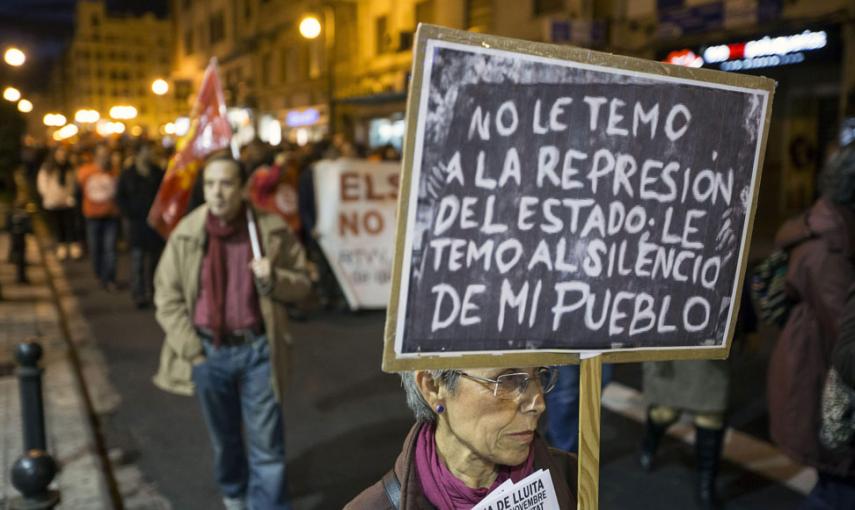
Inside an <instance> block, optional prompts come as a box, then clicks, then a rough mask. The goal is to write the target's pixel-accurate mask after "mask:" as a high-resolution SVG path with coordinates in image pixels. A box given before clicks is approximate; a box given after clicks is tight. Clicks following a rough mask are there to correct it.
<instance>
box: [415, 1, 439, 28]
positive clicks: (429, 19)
mask: <svg viewBox="0 0 855 510" xmlns="http://www.w3.org/2000/svg"><path fill="white" fill-rule="evenodd" d="M435 12H436V2H435V1H434V0H426V1H424V2H419V3H417V4H416V26H418V24H419V23H436V21H435V20H434V16H435Z"/></svg>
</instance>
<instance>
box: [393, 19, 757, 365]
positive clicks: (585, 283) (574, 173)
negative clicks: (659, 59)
mask: <svg viewBox="0 0 855 510" xmlns="http://www.w3.org/2000/svg"><path fill="white" fill-rule="evenodd" d="M419 35H420V37H419V39H418V44H419V47H418V49H417V52H416V60H417V61H416V63H415V73H414V76H415V78H414V85H413V89H412V91H411V98H410V108H409V116H410V124H409V129H410V135H411V136H410V138H409V139H408V141H409V142H410V143H409V144H408V153H407V155H406V157H405V164H404V169H403V172H404V176H403V178H402V183H403V189H402V191H401V193H402V196H401V200H402V202H401V206H400V207H401V210H400V212H401V215H400V217H399V228H398V248H399V251H398V253H397V260H396V265H395V272H396V273H395V276H394V279H395V280H397V281H398V282H399V283H398V285H397V286H396V287H395V288H394V292H393V296H392V301H393V303H392V305H391V306H390V311H391V312H392V314H391V315H393V316H394V317H390V319H389V322H388V324H387V342H389V341H391V342H393V343H394V358H395V359H407V358H421V357H425V356H448V355H455V356H459V355H460V354H478V353H480V354H487V353H491V354H495V353H497V352H499V353H514V352H521V353H531V352H532V351H549V352H556V351H557V352H577V353H578V352H581V351H588V350H594V351H609V352H626V351H637V350H642V351H644V350H646V351H650V356H648V359H657V357H658V358H659V359H666V358H668V354H662V353H663V352H666V351H668V350H675V349H693V350H698V349H713V350H714V349H719V350H721V349H725V348H726V347H727V344H728V342H729V338H730V334H731V330H732V328H733V323H734V320H733V313H734V307H735V303H737V302H738V292H739V289H740V287H741V281H740V278H741V275H742V274H743V273H744V265H745V260H744V251H745V246H746V242H747V240H748V234H749V232H750V226H751V221H752V218H753V213H754V205H755V196H756V193H755V192H756V187H757V185H758V183H759V168H760V165H761V161H762V149H763V144H764V142H765V136H766V133H765V129H766V128H765V126H766V121H767V118H768V115H769V104H770V96H771V93H772V90H773V89H772V82H771V81H769V80H766V79H763V78H756V77H746V76H735V75H725V76H724V77H722V76H721V75H723V74H724V73H716V72H710V71H700V72H699V71H691V70H685V69H676V68H672V67H671V66H667V67H666V66H663V65H661V64H657V63H653V62H646V61H641V60H637V59H629V58H623V57H613V56H609V55H603V54H597V53H594V52H588V51H584V50H578V49H573V48H559V47H552V46H546V45H540V44H535V43H522V42H520V41H512V40H508V39H500V38H494V37H485V36H474V35H472V34H464V33H458V32H454V31H447V30H444V29H439V28H437V27H423V28H422V29H421V30H420V32H419ZM437 35H442V37H437ZM657 353H659V354H657ZM389 354H390V353H389V350H388V349H387V356H388V355H389ZM636 354H637V353H636ZM700 356H701V357H702V356H703V354H701V355H700ZM615 359H616V358H615Z"/></svg>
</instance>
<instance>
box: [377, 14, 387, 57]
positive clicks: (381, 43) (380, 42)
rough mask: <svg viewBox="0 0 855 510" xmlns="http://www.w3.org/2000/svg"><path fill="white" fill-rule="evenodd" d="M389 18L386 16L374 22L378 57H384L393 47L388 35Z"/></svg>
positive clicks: (379, 17)
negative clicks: (390, 47)
mask: <svg viewBox="0 0 855 510" xmlns="http://www.w3.org/2000/svg"><path fill="white" fill-rule="evenodd" d="M387 25H388V18H387V17H386V16H378V17H377V19H376V20H374V52H375V53H376V54H377V55H382V54H383V53H386V52H388V51H389V46H391V44H389V43H390V41H389V34H388V33H387V32H388V30H387V28H388V27H387Z"/></svg>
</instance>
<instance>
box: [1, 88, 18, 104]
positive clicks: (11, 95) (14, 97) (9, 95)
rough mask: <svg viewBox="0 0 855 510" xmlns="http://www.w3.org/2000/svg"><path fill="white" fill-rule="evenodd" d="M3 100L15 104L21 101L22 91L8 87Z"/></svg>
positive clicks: (4, 91)
mask: <svg viewBox="0 0 855 510" xmlns="http://www.w3.org/2000/svg"><path fill="white" fill-rule="evenodd" d="M3 99H5V100H6V101H11V102H13V103H15V102H17V101H18V100H19V99H21V91H20V90H18V89H16V88H15V87H6V88H5V89H4V90H3Z"/></svg>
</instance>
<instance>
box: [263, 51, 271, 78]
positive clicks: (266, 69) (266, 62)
mask: <svg viewBox="0 0 855 510" xmlns="http://www.w3.org/2000/svg"><path fill="white" fill-rule="evenodd" d="M270 64H271V62H270V53H265V54H263V55H261V84H262V85H270Z"/></svg>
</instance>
